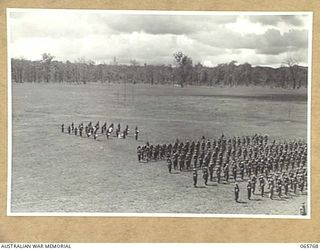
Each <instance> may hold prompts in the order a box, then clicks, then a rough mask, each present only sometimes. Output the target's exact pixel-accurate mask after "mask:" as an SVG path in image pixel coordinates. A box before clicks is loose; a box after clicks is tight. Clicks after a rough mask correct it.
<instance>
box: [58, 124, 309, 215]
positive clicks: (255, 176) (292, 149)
mask: <svg viewBox="0 0 320 250" xmlns="http://www.w3.org/2000/svg"><path fill="white" fill-rule="evenodd" d="M61 132H62V133H67V134H70V135H72V134H73V135H75V136H80V137H86V138H90V137H92V138H93V139H95V140H97V137H98V135H99V136H105V137H106V138H107V139H109V138H110V136H114V137H116V138H121V139H126V138H127V136H128V135H129V132H130V129H129V126H128V125H126V126H125V127H124V128H123V129H122V130H121V124H118V125H117V126H115V125H114V124H113V123H111V124H110V125H109V126H107V123H106V122H105V123H104V124H103V125H102V126H100V122H99V121H98V122H97V123H96V124H95V125H93V123H92V122H91V121H90V122H89V123H87V124H84V123H83V122H82V123H80V124H78V125H75V124H74V122H72V123H71V124H70V125H67V126H65V125H64V124H62V125H61ZM134 138H135V140H138V138H139V129H138V126H136V127H135V132H134ZM307 153H308V152H307V143H305V142H304V141H301V140H292V141H289V142H287V141H276V140H272V141H271V140H270V138H269V136H268V135H258V134H255V135H253V136H242V137H232V138H227V137H226V136H225V135H223V134H222V135H221V136H220V137H219V138H213V139H208V138H205V137H204V136H203V137H202V138H201V139H199V140H193V141H189V140H185V141H181V140H179V139H176V140H175V142H174V143H169V144H156V145H153V144H150V143H149V142H146V144H144V145H139V146H138V147H137V159H138V162H140V163H150V162H158V161H163V162H166V166H167V168H168V172H169V174H171V173H173V171H175V172H192V179H191V178H190V179H191V180H192V181H193V186H194V187H195V188H196V187H199V184H200V181H199V175H201V176H202V179H203V182H202V183H203V184H204V186H207V185H208V183H209V182H211V183H213V182H215V183H217V185H219V184H226V183H234V187H233V192H234V199H235V201H236V202H239V197H240V195H239V194H240V187H239V184H238V183H239V182H245V187H246V190H245V193H246V196H247V199H248V200H251V199H252V197H253V195H259V196H261V197H268V198H269V199H271V200H273V199H274V198H275V197H278V198H280V199H282V197H288V196H289V195H296V194H303V193H304V191H305V190H306V189H307V186H308V185H307V180H308V178H307V177H308V176H307V175H308V172H307ZM300 210H301V211H305V207H304V208H301V209H300ZM301 214H302V212H301Z"/></svg>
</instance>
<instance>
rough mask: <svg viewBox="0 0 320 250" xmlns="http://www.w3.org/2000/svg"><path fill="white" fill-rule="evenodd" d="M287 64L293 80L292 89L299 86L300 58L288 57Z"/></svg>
mask: <svg viewBox="0 0 320 250" xmlns="http://www.w3.org/2000/svg"><path fill="white" fill-rule="evenodd" d="M285 64H286V65H287V67H288V68H289V75H290V79H291V81H292V89H295V88H296V87H297V80H298V72H299V60H298V58H294V57H289V58H287V59H286V61H285Z"/></svg>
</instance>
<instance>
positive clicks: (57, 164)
mask: <svg viewBox="0 0 320 250" xmlns="http://www.w3.org/2000/svg"><path fill="white" fill-rule="evenodd" d="M12 113H13V115H12V143H13V148H12V176H11V177H12V178H11V180H12V186H11V212H13V213H24V212H34V213H40V212H63V213H64V212H87V213H96V212H99V213H193V214H204V213H205V214H248V215H250V214H259V215H299V207H300V206H301V204H302V203H303V202H307V195H306V194H307V190H304V192H302V193H301V192H297V194H293V193H292V192H291V193H290V194H289V195H288V196H282V197H281V198H279V197H277V196H276V195H275V198H274V199H273V200H271V199H269V198H268V196H267V195H268V190H267V193H266V195H265V196H264V197H261V196H260V195H258V194H256V195H253V196H252V199H251V200H248V199H247V197H246V183H247V182H246V180H244V181H241V180H240V181H239V182H238V183H239V187H240V197H239V201H240V202H238V203H237V202H235V200H234V191H233V187H234V183H233V181H232V179H231V181H230V182H229V183H225V182H224V181H222V182H221V183H220V184H217V183H216V182H215V181H213V182H210V181H209V182H208V185H207V186H205V185H204V182H203V179H202V177H201V174H199V180H198V187H197V188H195V187H194V186H193V180H192V172H190V171H182V172H180V171H178V170H173V172H172V173H171V174H169V173H168V169H167V164H166V161H165V160H163V161H157V162H153V161H151V162H148V163H139V162H138V159H137V147H138V146H139V145H144V144H145V143H146V142H149V143H151V144H163V143H174V142H175V140H176V139H179V140H181V141H186V140H200V139H201V137H202V136H205V138H209V139H212V138H219V137H220V136H221V135H222V134H224V135H225V136H227V137H231V138H232V137H234V136H236V137H237V136H239V137H241V136H247V135H249V136H253V135H254V134H256V133H257V134H262V135H265V134H267V135H269V138H270V140H273V139H275V140H280V141H285V140H286V141H287V142H289V141H290V140H293V139H295V140H302V141H304V142H306V141H307V90H306V89H305V88H303V89H296V90H288V89H280V88H262V87H261V88H258V87H237V88H234V87H224V88H220V87H192V86H187V87H185V88H181V87H174V86H172V85H170V86H168V85H163V86H159V85H153V86H152V85H144V84H94V83H89V84H83V85H78V84H65V83H63V84H53V83H50V84H45V83H43V84H41V83H38V84H31V83H24V84H17V83H13V84H12ZM90 121H92V123H93V124H95V123H96V122H97V121H100V124H101V125H102V124H103V123H104V122H107V124H108V125H110V124H111V123H114V124H115V125H117V124H118V123H120V124H121V127H123V128H124V127H125V126H126V125H128V126H129V128H130V133H129V135H128V136H127V138H125V139H120V138H117V137H115V136H114V134H112V135H111V136H110V138H109V139H107V138H106V136H105V135H100V134H99V133H98V137H97V139H96V140H94V139H93V138H92V137H89V138H87V136H83V137H80V136H75V135H74V134H68V133H67V132H66V131H65V132H64V133H62V132H61V124H62V123H63V124H65V125H66V126H68V125H70V124H71V123H72V122H74V123H75V124H80V123H81V122H83V123H86V124H87V123H89V122H90ZM136 126H138V127H139V131H140V133H139V138H138V140H135V138H134V129H135V127H136Z"/></svg>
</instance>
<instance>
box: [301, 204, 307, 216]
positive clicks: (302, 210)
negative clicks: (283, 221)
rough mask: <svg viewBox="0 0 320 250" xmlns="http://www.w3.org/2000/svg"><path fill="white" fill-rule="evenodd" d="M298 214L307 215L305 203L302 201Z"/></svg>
mask: <svg viewBox="0 0 320 250" xmlns="http://www.w3.org/2000/svg"><path fill="white" fill-rule="evenodd" d="M300 215H303V216H304V215H307V210H306V205H305V203H304V202H303V203H302V204H301V207H300Z"/></svg>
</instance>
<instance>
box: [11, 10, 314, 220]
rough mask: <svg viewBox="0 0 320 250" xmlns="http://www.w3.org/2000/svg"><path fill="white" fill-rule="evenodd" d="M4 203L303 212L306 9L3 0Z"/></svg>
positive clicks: (44, 210)
mask: <svg viewBox="0 0 320 250" xmlns="http://www.w3.org/2000/svg"><path fill="white" fill-rule="evenodd" d="M7 31H8V33H7V36H8V37H7V39H8V79H9V82H8V86H9V87H8V89H9V90H8V107H9V108H8V131H9V132H8V140H9V141H8V145H9V148H8V161H9V162H8V200H7V202H8V206H7V213H8V215H10V216H20V215H22V216H23V215H28V216H41V215H43V216H51V215H52V216H157V217H159V216H160V217H202V216H203V217H240V218H241V217H245V218H297V219H309V218H311V211H310V204H311V198H310V191H311V190H310V187H311V185H310V170H311V168H312V166H311V165H310V120H311V114H310V112H311V107H310V103H311V100H310V99H311V66H312V64H311V63H312V62H311V47H312V44H311V42H312V13H311V12H258V11H257V12H231V11H229V12H220V11H133V10H126V11H124V10H121V11H120V10H118V11H117V10H76V9H68V10H67V9H23V8H20V9H18V8H17V9H7Z"/></svg>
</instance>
